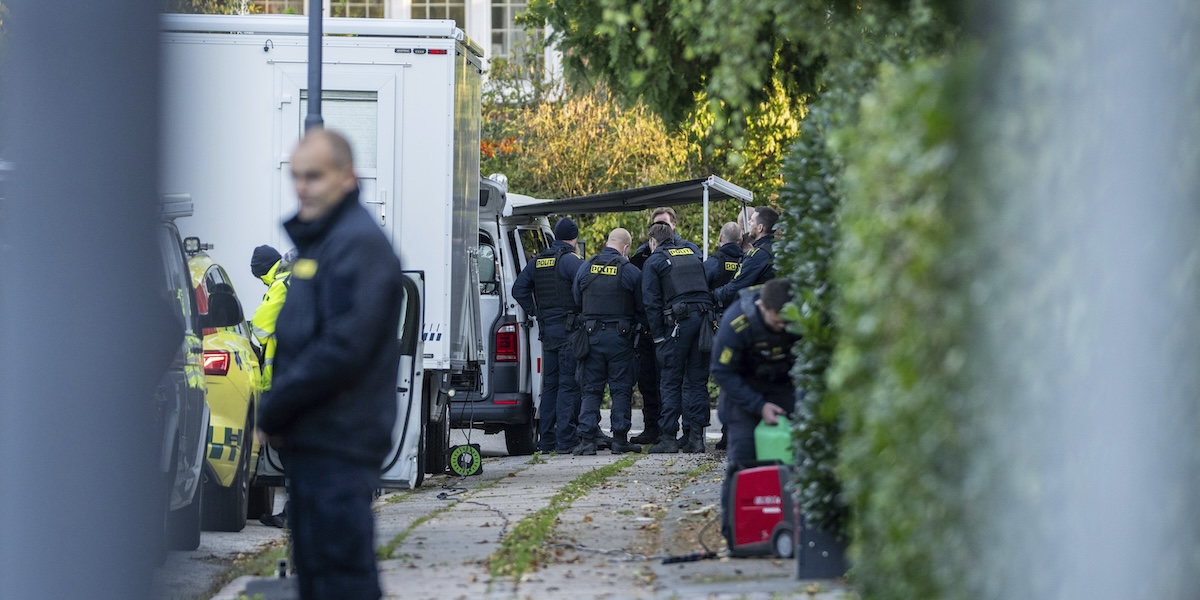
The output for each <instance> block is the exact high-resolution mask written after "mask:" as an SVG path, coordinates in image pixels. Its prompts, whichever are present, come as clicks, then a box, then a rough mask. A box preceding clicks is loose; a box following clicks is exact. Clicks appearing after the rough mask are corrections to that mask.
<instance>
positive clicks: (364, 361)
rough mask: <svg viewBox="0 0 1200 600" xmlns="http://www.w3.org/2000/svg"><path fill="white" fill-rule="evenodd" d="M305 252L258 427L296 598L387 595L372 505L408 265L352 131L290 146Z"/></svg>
mask: <svg viewBox="0 0 1200 600" xmlns="http://www.w3.org/2000/svg"><path fill="white" fill-rule="evenodd" d="M290 166H291V174H292V180H293V182H294V184H295V189H296V196H298V197H299V199H300V209H299V211H298V212H297V214H296V216H294V217H292V218H291V219H289V220H288V221H287V222H285V223H284V225H283V226H284V229H285V230H286V231H287V234H288V235H289V236H290V237H291V239H292V241H293V242H295V244H296V248H297V249H298V250H299V256H298V257H297V259H296V263H295V264H294V265H292V275H291V279H290V281H289V285H288V298H287V302H285V303H284V305H283V309H282V310H280V312H279V320H278V322H277V324H276V331H275V337H276V341H277V349H276V354H275V372H274V377H273V379H272V381H271V389H270V390H268V391H267V392H266V393H265V394H264V395H263V400H262V404H261V405H260V406H259V411H258V413H259V414H258V427H259V431H258V435H259V438H260V439H263V440H264V441H266V442H268V443H269V444H270V445H271V447H273V448H275V449H276V450H277V451H278V452H279V456H280V459H281V460H282V461H283V466H284V468H285V469H286V473H287V485H288V496H289V498H290V501H289V506H288V521H289V525H290V526H291V530H292V549H293V553H294V555H295V564H296V574H297V579H298V582H299V586H298V587H299V591H300V598H301V600H318V599H327V598H328V599H333V598H336V599H338V600H376V599H378V598H379V597H380V596H382V594H383V593H382V590H381V589H380V586H379V572H378V566H377V564H376V559H375V517H374V514H373V513H372V511H371V502H372V500H373V499H374V494H375V489H376V488H378V487H379V470H380V465H382V464H383V460H384V458H385V457H386V456H387V455H388V453H389V452H390V451H391V448H392V430H393V428H394V427H395V423H396V385H397V371H398V369H397V365H399V363H400V355H401V340H400V339H399V338H398V336H397V335H396V331H397V330H398V328H399V326H400V313H401V311H402V309H403V305H404V272H403V271H402V269H401V266H400V259H399V258H398V257H397V256H396V252H395V250H394V249H393V247H392V244H391V242H390V241H389V240H388V238H387V236H385V235H384V233H383V231H382V230H381V229H380V228H379V226H378V225H376V224H375V218H374V217H373V216H372V215H371V213H369V212H368V211H367V209H366V208H365V207H364V206H363V204H362V203H361V202H360V201H359V190H358V178H357V177H356V176H355V173H354V162H353V154H352V152H351V149H350V144H349V142H347V141H346V138H344V137H342V136H340V135H338V134H336V133H332V132H329V131H327V130H324V129H316V130H313V131H310V132H309V133H308V134H307V135H306V136H305V137H304V139H303V140H301V142H300V144H299V145H298V146H297V147H296V150H295V151H294V152H293V153H292V159H291V163H290Z"/></svg>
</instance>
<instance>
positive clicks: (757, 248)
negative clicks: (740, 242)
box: [746, 246, 762, 256]
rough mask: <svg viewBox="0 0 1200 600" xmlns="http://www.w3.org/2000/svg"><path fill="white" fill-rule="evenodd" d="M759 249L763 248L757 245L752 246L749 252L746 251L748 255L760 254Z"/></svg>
mask: <svg viewBox="0 0 1200 600" xmlns="http://www.w3.org/2000/svg"><path fill="white" fill-rule="evenodd" d="M759 250H762V248H759V247H758V246H755V247H753V248H751V249H750V251H749V252H747V253H746V256H754V255H755V254H758V251H759Z"/></svg>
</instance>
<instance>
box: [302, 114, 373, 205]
mask: <svg viewBox="0 0 1200 600" xmlns="http://www.w3.org/2000/svg"><path fill="white" fill-rule="evenodd" d="M291 169H292V182H293V183H294V184H295V186H296V196H297V197H298V198H299V199H300V211H299V213H297V217H299V219H300V220H301V221H305V222H310V221H315V220H317V219H320V218H322V217H324V216H325V215H327V214H329V212H330V211H332V210H333V207H335V206H337V205H338V203H340V202H341V201H342V199H343V198H345V197H346V195H347V194H349V193H350V192H352V191H354V189H355V188H356V187H358V178H357V177H355V175H354V154H353V153H352V152H351V150H350V143H349V142H347V141H346V138H344V137H342V136H340V135H338V134H336V133H334V132H332V131H328V130H325V129H317V130H315V131H310V132H309V133H308V134H307V135H305V136H304V139H302V140H300V143H299V144H297V145H296V149H295V150H294V151H293V152H292V167H291Z"/></svg>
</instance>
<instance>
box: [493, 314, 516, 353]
mask: <svg viewBox="0 0 1200 600" xmlns="http://www.w3.org/2000/svg"><path fill="white" fill-rule="evenodd" d="M495 348H496V362H517V351H518V344H517V325H516V324H515V323H509V324H507V325H501V326H500V329H497V330H496V345H495Z"/></svg>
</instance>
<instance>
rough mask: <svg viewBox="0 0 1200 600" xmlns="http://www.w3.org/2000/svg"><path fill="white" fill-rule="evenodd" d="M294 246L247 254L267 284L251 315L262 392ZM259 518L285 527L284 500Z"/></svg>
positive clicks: (266, 383) (263, 248) (272, 361)
mask: <svg viewBox="0 0 1200 600" xmlns="http://www.w3.org/2000/svg"><path fill="white" fill-rule="evenodd" d="M295 252H296V251H295V250H291V251H289V252H288V255H290V256H293V259H292V260H291V261H285V260H284V259H283V258H281V257H280V256H279V251H278V250H276V249H274V248H272V247H271V246H267V245H262V246H259V247H257V248H255V249H254V252H253V253H252V254H251V255H250V273H251V274H253V275H254V276H255V277H257V278H259V279H261V280H262V282H263V283H264V284H266V286H267V293H266V294H263V299H262V303H261V304H259V305H258V308H256V309H254V316H253V317H250V330H251V331H252V332H253V333H254V337H256V338H258V343H259V345H261V346H262V350H263V354H262V362H261V364H262V388H263V391H264V392H265V391H266V390H269V389H271V375H272V370H273V367H274V364H275V322H276V321H277V320H278V319H279V310H280V309H282V308H283V301H284V300H286V299H287V290H288V275H289V271H290V270H291V263H292V262H295V258H294V254H295ZM258 522H259V523H262V524H263V525H266V526H268V527H285V526H286V525H287V504H284V505H283V510H282V511H280V512H279V514H274V515H273V514H271V513H270V512H269V511H268V512H266V513H263V514H262V516H260V517H259V518H258Z"/></svg>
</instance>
